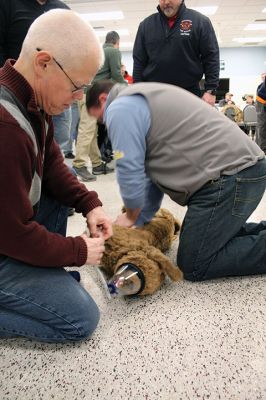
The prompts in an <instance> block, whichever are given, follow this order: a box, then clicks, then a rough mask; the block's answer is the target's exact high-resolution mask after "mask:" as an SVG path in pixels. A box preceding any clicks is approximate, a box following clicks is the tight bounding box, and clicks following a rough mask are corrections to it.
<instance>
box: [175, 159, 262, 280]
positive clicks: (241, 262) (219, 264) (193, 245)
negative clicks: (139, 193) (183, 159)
mask: <svg viewBox="0 0 266 400" xmlns="http://www.w3.org/2000/svg"><path fill="white" fill-rule="evenodd" d="M265 186H266V160H265V159H264V160H261V161H259V162H258V163H257V164H256V165H254V166H252V167H250V168H247V169H245V170H243V171H241V172H239V173H237V174H235V175H231V176H228V175H223V176H221V177H220V178H219V179H218V180H216V181H211V182H208V183H207V184H206V185H204V186H203V187H202V188H201V189H200V190H199V191H197V192H196V193H195V194H194V195H193V196H192V197H191V198H190V200H189V203H188V211H187V214H186V216H185V219H184V222H183V225H182V228H181V233H180V244H179V249H178V253H177V265H178V266H179V267H180V268H181V270H182V271H183V273H184V278H185V279H187V280H191V281H201V280H206V279H214V278H221V277H225V276H240V275H253V274H264V273H266V221H262V222H260V223H247V222H246V221H247V219H248V218H249V216H250V215H251V214H252V212H253V211H254V210H255V209H256V207H257V205H258V204H259V202H260V200H261V198H262V196H263V194H264V192H265Z"/></svg>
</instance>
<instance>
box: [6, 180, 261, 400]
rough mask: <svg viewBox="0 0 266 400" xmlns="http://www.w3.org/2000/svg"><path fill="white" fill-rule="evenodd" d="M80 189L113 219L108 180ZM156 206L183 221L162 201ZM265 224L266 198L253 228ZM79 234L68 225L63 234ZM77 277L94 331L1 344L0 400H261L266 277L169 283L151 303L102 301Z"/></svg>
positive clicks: (92, 276)
mask: <svg viewBox="0 0 266 400" xmlns="http://www.w3.org/2000/svg"><path fill="white" fill-rule="evenodd" d="M87 186H88V187H89V188H91V189H92V188H93V189H95V190H96V191H97V192H98V193H99V195H100V198H101V199H102V200H103V202H104V204H105V209H106V210H108V211H109V214H110V215H111V216H113V217H114V216H115V215H116V214H117V213H118V211H119V209H120V205H121V201H120V197H119V194H118V188H117V185H116V183H115V177H114V174H111V175H107V176H100V177H98V178H97V182H95V183H94V182H93V183H92V184H87ZM163 205H164V206H165V207H166V208H168V209H170V210H171V211H172V212H174V213H175V214H176V215H177V216H179V217H180V218H181V219H182V218H183V216H184V213H185V210H184V209H182V208H181V207H179V206H177V205H176V204H175V203H173V202H172V201H171V200H169V199H168V198H165V200H164V204H163ZM262 218H264V219H265V218H266V195H265V197H264V199H263V201H262V203H261V205H260V207H259V208H258V210H257V211H256V213H255V214H254V215H253V216H252V220H260V219H262ZM84 226H85V224H84V221H83V219H82V217H80V215H78V214H75V215H74V216H73V217H71V218H70V219H69V233H70V234H79V233H81V232H82V230H83V227H84ZM176 247H177V243H175V244H174V246H173V249H172V250H171V251H170V252H169V255H170V257H171V258H172V259H173V260H174V259H175V253H176ZM80 271H81V277H82V285H84V287H85V288H86V289H87V290H88V291H89V292H90V293H91V295H92V296H93V297H94V299H95V301H96V302H97V304H98V305H99V308H100V310H101V320H100V323H99V326H98V329H97V330H96V332H95V333H94V335H93V337H92V338H91V339H89V340H87V341H86V342H83V343H80V344H67V345H56V344H41V343H36V342H31V341H28V340H17V339H10V340H0V400H39V399H45V400H50V399H55V400H81V399H86V400H96V399H100V400H109V399H113V400H129V399H130V400H131V399H132V400H157V399H163V400H196V399H200V400H205V399H210V400H218V399H221V400H265V399H266V344H265V343H266V341H265V331H266V329H265V328H266V290H265V289H266V276H257V277H246V278H234V279H223V280H217V281H210V282H204V283H190V282H182V283H179V284H173V283H171V282H170V281H167V282H166V284H165V285H164V286H163V287H162V289H161V290H160V291H159V292H157V293H156V294H155V295H153V296H150V297H146V298H138V299H135V300H133V299H131V300H129V299H125V298H120V299H115V300H114V299H113V300H109V299H108V298H107V296H106V293H105V291H104V289H103V287H102V284H101V282H100V280H99V277H98V275H97V273H96V271H95V269H94V268H93V267H89V266H84V267H82V268H81V269H80Z"/></svg>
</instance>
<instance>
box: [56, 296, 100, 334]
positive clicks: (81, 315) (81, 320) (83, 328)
mask: <svg viewBox="0 0 266 400" xmlns="http://www.w3.org/2000/svg"><path fill="white" fill-rule="evenodd" d="M99 319H100V311H99V308H98V306H97V305H96V303H94V301H93V300H91V301H90V302H89V303H88V307H87V309H85V310H84V306H83V307H81V309H80V311H79V312H78V313H77V315H75V318H74V321H73V323H68V324H67V327H65V329H63V330H64V332H61V333H62V334H63V335H64V337H65V340H66V341H72V342H79V341H81V340H85V339H87V338H89V337H90V336H91V335H92V334H93V332H94V331H95V329H96V328H97V325H98V323H99Z"/></svg>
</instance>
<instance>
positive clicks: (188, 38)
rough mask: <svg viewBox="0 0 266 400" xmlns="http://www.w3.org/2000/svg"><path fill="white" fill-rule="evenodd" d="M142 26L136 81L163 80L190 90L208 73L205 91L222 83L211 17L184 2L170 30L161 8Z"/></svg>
mask: <svg viewBox="0 0 266 400" xmlns="http://www.w3.org/2000/svg"><path fill="white" fill-rule="evenodd" d="M157 9H158V13H156V14H152V15H150V16H149V17H147V18H146V19H144V21H142V22H141V23H140V25H139V29H138V32H137V36H136V40H135V44H134V49H133V58H134V68H133V79H134V82H141V81H146V82H151V81H155V82H163V83H170V84H173V85H177V86H180V87H183V88H186V89H189V88H193V87H198V86H199V81H200V80H201V78H202V76H203V74H205V90H208V89H216V88H217V87H218V84H219V70H220V61H219V47H218V43H217V39H216V36H215V32H214V29H213V27H212V24H211V22H210V20H209V18H208V17H206V16H204V15H202V14H200V13H199V12H197V11H194V10H191V9H188V8H186V6H185V4H184V3H183V4H182V5H181V6H180V9H179V11H178V16H177V19H176V21H175V23H174V25H173V27H172V28H171V29H170V28H169V25H168V19H167V18H166V16H165V15H164V14H163V13H162V11H161V9H160V7H159V6H158V7H157Z"/></svg>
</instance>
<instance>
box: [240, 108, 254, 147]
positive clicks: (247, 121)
mask: <svg viewBox="0 0 266 400" xmlns="http://www.w3.org/2000/svg"><path fill="white" fill-rule="evenodd" d="M243 122H244V127H245V131H246V133H247V135H249V136H251V139H252V140H254V139H255V134H256V126H257V112H256V107H255V106H253V105H251V104H250V105H247V106H246V107H245V108H244V110H243Z"/></svg>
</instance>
